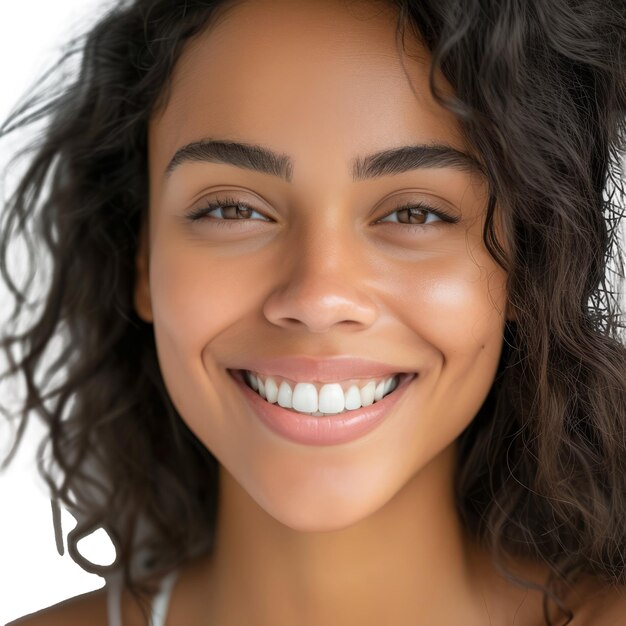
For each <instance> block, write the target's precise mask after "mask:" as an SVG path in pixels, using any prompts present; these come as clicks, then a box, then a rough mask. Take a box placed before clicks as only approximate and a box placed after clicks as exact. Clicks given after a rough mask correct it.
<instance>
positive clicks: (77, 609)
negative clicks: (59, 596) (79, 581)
mask: <svg viewBox="0 0 626 626" xmlns="http://www.w3.org/2000/svg"><path fill="white" fill-rule="evenodd" d="M107 623H108V619H107V606H106V588H103V589H97V590H96V591H91V592H89V593H85V594H82V595H80V596H75V597H74V598H69V599H68V600H64V601H63V602H59V603H58V604H54V605H53V606H50V607H48V608H46V609H42V610H41V611H37V612H36V613H31V614H30V615H25V616H24V617H21V618H19V619H18V620H15V621H13V622H9V623H8V624H6V626H87V625H88V626H107Z"/></svg>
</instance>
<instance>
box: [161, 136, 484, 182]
mask: <svg viewBox="0 0 626 626" xmlns="http://www.w3.org/2000/svg"><path fill="white" fill-rule="evenodd" d="M198 161H200V162H208V163H225V164H228V165H234V166H236V167H240V168H244V169H249V170H254V171H257V172H262V173H264V174H270V175H272V176H277V177H279V178H281V179H283V180H285V181H287V182H291V180H292V177H293V166H294V164H293V160H292V159H291V157H290V156H289V155H287V154H279V153H277V152H274V151H272V150H270V149H269V148H265V147H263V146H260V145H257V144H249V143H242V142H238V141H224V140H212V139H202V140H199V141H194V142H192V143H189V144H187V145H185V146H183V147H182V148H179V149H178V150H177V151H176V153H175V154H174V156H173V157H172V159H171V160H170V162H169V163H168V165H167V167H166V168H165V172H164V175H165V176H166V177H167V176H170V175H171V174H172V172H173V171H174V170H175V169H176V168H177V167H179V166H180V165H182V164H183V163H188V162H198ZM430 167H450V168H453V169H456V170H460V171H463V172H467V173H478V174H481V175H483V176H485V175H486V172H485V169H484V167H483V166H482V164H481V163H480V162H479V161H477V160H476V159H475V158H474V157H473V156H471V155H469V154H467V153H465V152H461V151H460V150H457V149H456V148H453V147H452V146H449V145H447V144H440V143H432V144H415V145H407V146H400V147H398V148H389V149H387V150H382V151H380V152H375V153H373V154H369V155H367V156H363V157H357V158H355V159H353V160H352V180H353V181H355V182H357V181H361V180H367V179H371V178H377V177H380V176H389V175H392V174H401V173H403V172H408V171H411V170H414V169H418V168H430Z"/></svg>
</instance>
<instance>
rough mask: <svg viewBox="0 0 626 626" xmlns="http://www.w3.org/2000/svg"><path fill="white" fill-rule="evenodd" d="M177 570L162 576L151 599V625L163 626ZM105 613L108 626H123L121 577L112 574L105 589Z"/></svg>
mask: <svg viewBox="0 0 626 626" xmlns="http://www.w3.org/2000/svg"><path fill="white" fill-rule="evenodd" d="M178 574H179V572H178V570H174V571H172V572H170V573H169V574H168V575H167V576H165V577H164V578H163V580H162V581H161V584H160V586H159V591H158V592H157V594H156V596H155V597H154V599H153V600H152V615H151V620H150V623H151V624H152V626H165V620H166V619H167V609H168V605H169V602H170V596H171V595H172V589H173V588H174V585H175V584H176V580H177V579H178ZM107 615H108V623H109V626H123V624H122V577H121V576H113V577H112V578H111V579H110V581H109V585H108V589H107Z"/></svg>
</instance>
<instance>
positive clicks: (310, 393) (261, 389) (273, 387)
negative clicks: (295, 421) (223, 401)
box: [245, 370, 399, 416]
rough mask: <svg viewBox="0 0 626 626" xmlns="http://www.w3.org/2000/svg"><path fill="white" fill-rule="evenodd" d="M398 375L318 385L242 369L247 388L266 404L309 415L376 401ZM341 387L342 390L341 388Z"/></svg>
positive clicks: (396, 381) (332, 411)
mask: <svg viewBox="0 0 626 626" xmlns="http://www.w3.org/2000/svg"><path fill="white" fill-rule="evenodd" d="M398 377H399V375H398V374H396V375H394V376H389V377H388V378H385V379H382V380H369V381H360V384H359V385H357V384H356V383H352V384H351V383H347V384H346V383H344V385H343V386H342V384H340V383H330V384H326V385H321V387H319V389H318V386H317V385H315V384H314V383H309V382H299V383H295V384H290V383H288V382H287V381H286V380H284V379H279V378H278V377H272V376H267V377H266V376H262V375H260V374H255V373H253V372H250V371H247V370H246V371H245V379H246V381H247V383H248V385H249V386H250V387H252V389H254V390H255V391H256V392H257V393H259V394H260V395H261V396H262V397H263V398H265V399H266V400H267V401H268V402H270V403H274V402H276V403H278V404H279V405H280V406H282V407H283V408H286V409H293V410H294V411H298V412H300V413H312V414H313V415H318V416H321V415H334V414H337V413H341V412H342V411H344V410H353V409H360V408H361V407H362V406H369V405H370V404H373V403H374V402H376V401H378V400H380V399H381V398H382V397H383V396H385V395H386V394H387V393H389V392H390V391H392V390H393V389H395V388H396V386H397V384H398ZM344 388H345V391H344Z"/></svg>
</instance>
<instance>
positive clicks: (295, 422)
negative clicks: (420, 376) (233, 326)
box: [229, 370, 417, 446]
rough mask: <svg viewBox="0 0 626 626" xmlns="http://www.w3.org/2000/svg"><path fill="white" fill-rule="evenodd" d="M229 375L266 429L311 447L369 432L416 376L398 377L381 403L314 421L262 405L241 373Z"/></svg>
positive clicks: (316, 418)
mask: <svg viewBox="0 0 626 626" xmlns="http://www.w3.org/2000/svg"><path fill="white" fill-rule="evenodd" d="M229 373H230V374H231V376H232V377H233V378H234V379H235V381H236V382H237V384H238V385H239V386H240V387H241V391H242V393H243V395H244V397H245V398H246V399H247V400H248V402H249V403H250V405H251V406H252V408H253V410H254V412H255V414H256V415H257V416H258V417H259V418H260V419H261V421H262V422H263V423H264V424H265V425H266V426H268V427H269V428H270V429H271V430H272V431H274V432H275V433H276V434H278V435H280V436H282V437H284V438H285V439H289V440H290V441H293V442H295V443H303V444H306V445H312V446H328V445H334V444H339V443H347V442H349V441H354V440H355V439H358V438H359V437H363V436H364V435H366V434H367V433H369V432H371V431H372V430H374V428H376V426H378V425H379V424H380V423H381V422H382V421H383V420H384V419H385V418H386V417H387V416H388V415H389V414H390V413H391V410H392V409H393V407H394V406H395V405H396V403H397V402H398V401H399V400H400V398H401V397H402V396H403V395H404V393H405V392H406V389H407V387H408V385H409V383H410V382H411V381H412V380H414V379H415V377H416V376H417V374H402V375H401V378H400V382H399V384H398V386H397V387H396V388H395V389H394V390H393V391H392V392H391V393H390V394H388V395H386V396H385V397H384V398H383V399H382V400H378V402H374V404H370V406H366V407H362V408H360V409H355V410H353V411H347V412H346V413H339V414H338V415H332V416H326V417H315V416H312V415H305V414H304V413H296V412H294V411H290V410H288V409H285V408H283V407H281V406H280V405H278V404H270V403H269V402H267V401H265V400H264V399H263V398H262V397H261V396H260V395H259V394H258V393H257V392H256V391H254V390H253V389H251V388H250V387H248V385H247V384H246V382H245V380H244V377H243V376H244V374H243V370H229Z"/></svg>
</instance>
